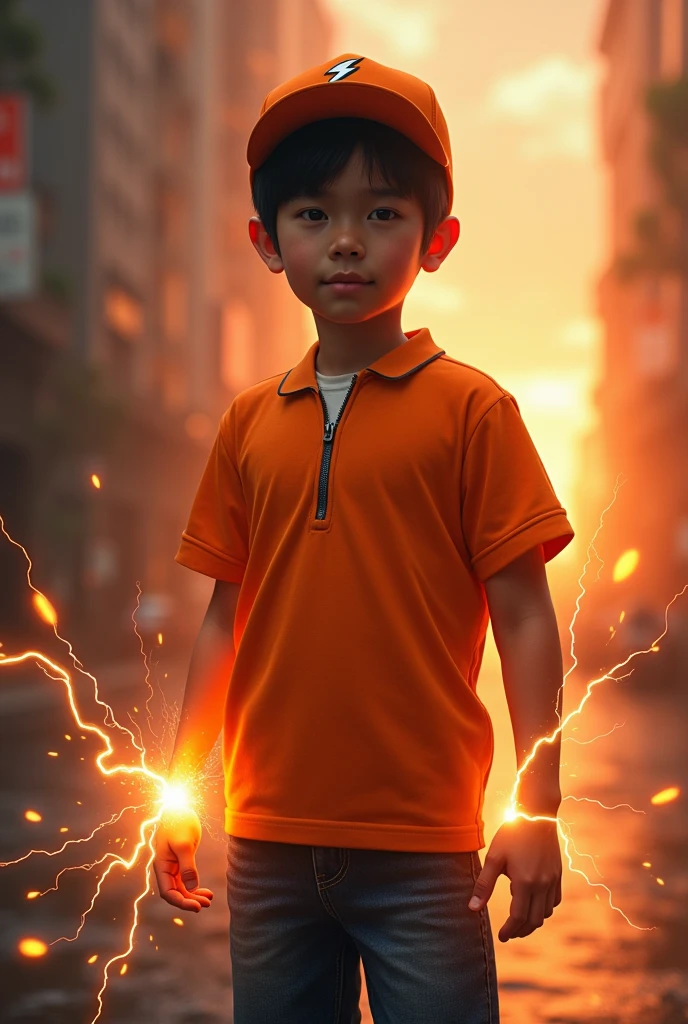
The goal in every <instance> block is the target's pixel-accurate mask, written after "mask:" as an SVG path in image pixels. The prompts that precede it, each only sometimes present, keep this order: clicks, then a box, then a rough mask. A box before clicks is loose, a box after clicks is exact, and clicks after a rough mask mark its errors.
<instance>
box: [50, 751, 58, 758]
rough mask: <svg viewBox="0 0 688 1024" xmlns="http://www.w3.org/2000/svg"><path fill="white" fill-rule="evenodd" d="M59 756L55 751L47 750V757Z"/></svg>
mask: <svg viewBox="0 0 688 1024" xmlns="http://www.w3.org/2000/svg"><path fill="white" fill-rule="evenodd" d="M59 756H60V755H59V754H58V752H57V751H56V750H49V751H48V757H59Z"/></svg>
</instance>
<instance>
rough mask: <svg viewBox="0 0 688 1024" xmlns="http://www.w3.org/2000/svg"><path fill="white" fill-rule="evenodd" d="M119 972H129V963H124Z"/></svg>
mask: <svg viewBox="0 0 688 1024" xmlns="http://www.w3.org/2000/svg"><path fill="white" fill-rule="evenodd" d="M119 973H120V974H126V973H127V965H126V964H122V966H121V967H120V969H119Z"/></svg>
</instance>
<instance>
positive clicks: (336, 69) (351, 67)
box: [325, 57, 364, 85]
mask: <svg viewBox="0 0 688 1024" xmlns="http://www.w3.org/2000/svg"><path fill="white" fill-rule="evenodd" d="M363 59H364V58H363V57H351V58H350V59H349V60H341V61H340V62H339V64H333V65H332V67H331V68H330V69H329V71H326V72H325V74H326V75H334V78H331V79H330V82H329V84H330V85H331V84H332V82H341V81H342V80H343V79H345V78H348V77H349V75H353V74H354V73H355V72H356V71H358V65H359V64H360V63H361V61H362V60H363Z"/></svg>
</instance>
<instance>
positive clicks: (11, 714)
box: [0, 643, 688, 1024]
mask: <svg viewBox="0 0 688 1024" xmlns="http://www.w3.org/2000/svg"><path fill="white" fill-rule="evenodd" d="M4 649H5V651H6V652H7V653H8V654H9V653H11V652H10V647H9V644H6V645H5V648H4ZM154 660H155V662H156V664H155V665H154V666H153V672H152V677H153V679H154V680H159V681H162V682H163V684H164V686H165V693H166V695H167V700H168V703H169V704H170V705H173V703H174V701H175V700H176V699H177V696H178V694H179V692H180V687H181V685H182V681H183V676H184V672H185V667H186V661H187V656H186V655H185V654H184V653H181V654H180V653H176V654H175V655H172V654H171V653H167V654H166V653H165V648H164V647H163V648H159V649H156V651H155V656H154ZM165 672H167V673H168V678H167V679H164V673H165ZM96 674H97V677H98V680H99V684H100V690H101V696H102V697H103V699H105V700H108V701H109V702H110V703H111V704H112V706H113V709H114V711H115V714H116V715H117V717H118V720H120V721H127V719H126V712H127V710H128V711H131V712H132V715H134V712H133V708H134V707H138V708H139V712H138V714H139V715H140V714H141V713H142V711H143V710H144V705H145V694H146V688H145V686H144V678H145V673H144V672H143V670H142V668H141V663H140V662H139V661H137V660H136V659H131V660H128V661H125V662H122V663H118V664H116V665H112V666H109V667H107V668H105V669H103V670H101V671H100V672H98V673H96ZM0 683H1V686H0V722H1V723H2V725H1V730H2V735H1V737H0V745H1V749H2V790H1V793H0V809H1V814H0V821H1V822H2V825H1V830H0V858H2V859H3V860H10V859H13V858H15V857H18V856H21V855H22V853H24V852H25V851H26V850H27V849H30V848H31V847H34V848H37V849H38V848H44V849H55V848H57V847H58V846H60V845H61V844H62V843H63V842H64V839H65V838H66V837H74V838H76V837H79V836H82V835H87V834H88V833H89V832H90V830H91V829H92V828H93V827H94V826H95V825H96V824H98V823H99V821H102V820H107V819H108V818H109V817H110V816H111V815H112V814H113V813H114V812H115V811H117V810H118V808H121V807H122V806H126V805H127V804H129V803H134V804H135V803H137V802H140V800H139V801H137V800H136V797H137V792H138V795H139V797H140V796H141V793H140V792H139V791H137V790H136V787H132V789H131V792H132V796H131V799H129V798H128V793H129V789H128V788H124V789H123V788H122V785H121V783H120V782H119V781H113V780H103V779H102V777H99V775H98V773H97V770H96V769H95V767H94V764H93V758H94V756H95V755H96V754H97V753H98V752H99V749H100V748H99V745H98V744H97V743H96V742H95V741H94V740H92V739H90V738H87V739H86V740H80V739H79V735H80V733H79V731H78V730H75V728H74V721H73V719H72V718H71V713H70V712H69V709H68V708H67V706H66V702H65V698H64V687H63V684H62V683H59V682H57V681H53V680H50V679H47V678H45V677H44V676H43V675H42V673H40V672H39V671H37V670H36V669H28V668H26V667H25V668H22V669H14V668H13V667H12V668H7V669H4V670H2V675H1V676H0ZM581 685H582V683H581V682H580V681H579V682H578V683H576V681H575V678H574V679H573V680H572V681H571V685H570V688H569V691H568V694H567V703H566V710H567V711H568V710H570V709H571V707H573V704H572V701H573V700H574V699H576V700H578V699H580V697H578V698H576V694H578V692H579V690H580V688H581ZM634 685H635V684H634V682H633V676H631V677H630V679H628V680H624V681H621V682H614V683H609V682H607V683H605V684H602V685H601V686H600V687H598V688H597V689H596V690H595V692H594V696H593V697H592V698H591V700H590V702H589V703H588V705H587V707H586V710H585V713H584V715H583V716H582V717H581V719H580V720H579V722H578V725H579V728H578V731H577V732H573V731H571V732H567V733H566V734H565V735H568V736H569V737H574V738H577V739H580V740H581V741H582V742H585V741H587V740H589V739H591V738H592V737H594V736H595V735H597V734H600V733H608V732H609V731H610V730H612V729H613V727H614V726H615V724H618V725H619V726H620V727H619V728H617V729H616V730H614V731H613V732H612V733H611V734H610V735H608V736H606V737H605V738H602V739H599V740H598V741H597V742H596V743H593V744H590V745H582V744H581V743H575V742H573V741H572V740H571V739H567V740H565V742H564V746H563V754H562V783H563V788H564V793H565V794H567V793H568V794H571V796H576V797H582V796H588V797H590V798H591V799H594V800H598V801H601V802H602V803H604V804H607V805H610V806H612V805H615V804H626V803H628V804H631V805H632V806H633V807H634V808H636V809H637V810H642V811H645V812H646V813H644V814H640V813H634V812H633V811H632V810H630V809H629V808H628V807H619V808H617V809H616V810H603V809H601V808H599V807H598V806H595V805H593V804H590V803H580V802H576V801H574V800H573V799H569V800H565V801H564V803H563V804H562V811H561V815H562V818H563V819H564V820H565V821H566V822H569V823H570V825H571V831H572V837H573V842H574V844H575V848H576V850H577V851H578V855H576V854H575V853H574V852H573V850H572V851H571V853H572V857H573V863H574V866H575V867H577V868H580V869H581V870H584V871H586V873H587V874H588V876H589V877H590V880H591V882H593V883H595V882H596V883H600V882H603V883H604V884H605V885H608V886H609V888H610V889H611V891H612V897H613V902H614V904H615V905H616V906H618V907H619V908H620V909H621V910H622V911H623V913H624V914H626V916H627V917H628V918H629V919H630V921H631V922H632V924H629V923H627V921H626V920H624V918H623V917H622V916H621V914H620V913H618V912H617V911H614V910H612V909H611V908H610V907H609V904H608V897H607V894H606V892H605V890H604V889H602V888H591V887H590V886H588V884H587V883H586V882H585V880H584V879H583V878H582V877H581V876H580V875H577V874H575V873H572V872H571V871H570V870H568V868H565V871H564V889H563V891H564V899H563V903H562V904H561V905H560V906H559V907H558V908H557V909H556V910H555V913H554V916H553V917H552V918H551V919H550V920H549V921H547V922H546V923H545V926H544V927H543V928H542V929H539V930H538V931H537V932H535V933H534V934H533V935H531V936H529V937H528V938H527V939H517V940H512V941H511V942H509V943H507V944H501V943H499V942H497V958H498V973H499V981H500V998H501V1013H502V1021H503V1022H504V1024H524V1022H525V1021H528V1022H529V1024H530V1022H533V1024H538V1022H548V1024H583V1022H595V1024H617V1022H619V1024H620V1022H621V1021H623V1022H631V1024H636V1022H640V1021H641V1020H642V1021H643V1024H648V1022H651V1024H678V1022H681V1021H684V1020H685V1006H686V1005H688V982H687V974H686V969H687V967H688V953H687V952H686V950H687V949H688V942H687V941H686V939H687V938H688V935H687V934H686V931H687V929H686V922H685V914H684V913H683V911H682V908H684V907H685V899H686V893H687V891H688V871H687V870H686V867H685V849H686V840H687V839H688V837H687V836H686V818H685V816H684V815H683V814H682V813H681V810H682V808H681V803H682V799H683V797H682V796H681V797H679V799H678V800H677V801H675V802H672V803H668V804H666V805H664V806H652V805H651V803H650V798H651V796H652V795H653V794H654V793H656V792H658V791H660V790H662V789H664V788H667V787H669V786H674V785H676V786H679V787H680V788H681V790H682V793H683V792H684V791H685V786H686V781H687V780H686V765H685V757H684V754H683V751H684V739H683V736H682V734H681V729H682V726H681V723H682V716H681V714H677V713H676V709H675V708H673V707H672V705H671V702H669V701H668V700H667V699H666V698H661V697H658V696H657V695H651V694H648V693H647V692H645V691H643V690H642V689H641V688H640V687H639V686H638V685H635V689H634ZM89 687H90V690H91V693H92V684H90V683H89V684H88V686H84V687H83V693H82V700H83V703H82V704H80V706H81V707H82V711H83V713H84V715H85V717H88V713H89V712H91V711H92V710H93V708H94V706H95V705H93V703H92V700H91V702H89V698H88V693H89ZM480 689H481V696H482V699H483V701H484V702H485V703H486V705H487V706H488V708H489V710H490V713H491V715H492V716H493V720H494V725H495V742H496V756H495V764H494V767H493V772H492V775H491V779H490V785H489V788H488V806H487V813H486V824H487V836H488V841H489V838H490V837H491V836H492V835H493V834H494V831H495V830H496V828H497V825H498V821H499V816H500V814H501V810H502V809H503V807H504V806H505V803H506V799H507V795H508V791H509V788H510V785H511V780H512V778H513V760H512V754H511V747H512V743H511V736H510V731H509V722H508V713H507V710H506V703H505V700H504V696H503V693H501V692H500V691H501V681H500V677H499V673H498V670H497V656H496V652H495V650H494V647H493V646H492V645H491V643H490V645H488V648H487V651H486V660H485V666H484V670H483V674H482V679H481V686H480ZM80 692H81V691H80ZM152 706H153V707H154V708H157V709H158V710H159V707H160V702H159V700H156V701H155V702H154V703H153V705H152ZM157 721H158V718H157V717H156V722H157ZM621 723H625V724H623V725H621ZM573 725H574V723H572V726H573ZM154 727H155V729H156V731H157V732H158V733H160V726H159V725H155V726H154ZM65 735H69V736H71V737H72V738H71V740H66V739H65ZM163 746H164V744H163ZM48 751H53V752H54V753H57V754H58V757H56V758H54V757H50V756H48V753H47V752H48ZM82 757H83V758H84V760H83V761H82V760H81V758H82ZM154 761H155V755H154V756H153V762H154ZM122 797H125V798H126V799H125V800H122ZM221 807H222V797H221V787H220V786H219V784H218V782H217V781H215V782H213V783H210V784H209V791H208V793H207V810H208V813H209V814H210V816H211V818H212V821H211V822H210V826H211V829H212V831H213V832H214V835H213V834H209V833H208V832H206V834H205V835H204V838H203V841H202V844H201V848H200V851H199V858H198V861H199V866H200V871H201V879H202V882H201V884H204V885H208V886H210V887H211V888H212V889H214V891H215V893H216V899H215V902H214V904H213V906H212V908H211V909H210V910H209V911H207V912H203V913H201V914H199V915H198V916H195V915H186V914H185V915H183V924H182V925H181V926H180V925H178V924H175V923H174V920H173V919H174V918H175V917H178V916H179V915H178V914H176V913H175V911H174V910H173V909H172V908H171V907H169V906H167V905H166V904H165V903H163V902H162V901H161V900H160V899H159V897H158V896H157V895H156V894H151V895H148V896H146V897H145V898H144V899H143V900H142V902H141V914H140V922H139V927H138V930H137V934H136V941H135V946H134V951H133V953H132V954H131V955H130V956H129V957H127V958H126V961H125V962H126V963H127V971H126V974H125V975H124V976H121V975H120V973H119V970H120V966H121V963H122V961H119V962H118V963H117V964H116V965H115V968H114V974H113V977H112V980H111V982H110V984H109V987H108V990H107V993H106V999H105V1010H104V1012H103V1017H102V1018H101V1019H102V1020H104V1021H107V1022H108V1024H124V1022H127V1024H131V1022H139V1021H140V1022H142V1024H143V1022H144V1021H145V1022H146V1024H157V1022H159V1024H163V1022H164V1024H168V1022H169V1024H201V1022H207V1024H213V1022H217V1024H220V1022H229V1021H231V1019H232V1018H231V968H230V962H229V948H228V911H227V906H226V899H225V892H224V869H225V868H224V842H223V839H222V829H221V816H220V815H221ZM26 809H33V810H35V811H37V812H38V813H40V814H41V816H42V821H41V822H39V823H30V822H27V821H26V820H25V819H24V812H25V810H26ZM128 815H129V817H128V818H125V819H123V820H122V822H121V824H120V823H116V824H113V825H112V826H110V827H109V828H107V829H106V830H104V831H103V833H101V834H100V835H99V837H97V838H96V839H95V840H94V841H93V842H92V843H91V844H89V847H88V849H89V851H90V852H89V853H86V852H84V853H83V854H82V855H81V856H80V857H79V858H78V859H77V858H75V857H74V856H73V855H72V856H71V857H70V859H69V860H67V859H66V858H65V856H63V857H62V858H60V859H58V858H55V860H54V861H52V860H51V859H49V858H48V857H46V856H44V855H35V856H34V857H32V858H31V859H30V860H29V861H28V862H24V863H22V864H20V865H15V866H10V867H7V868H4V869H2V871H0V892H1V893H2V898H1V906H2V911H1V917H0V943H1V947H0V955H1V958H2V962H1V971H2V975H1V982H0V984H1V986H2V991H3V1009H2V1018H1V1019H2V1021H3V1022H4V1021H8V1022H9V1021H22V1022H29V1021H35V1022H41V1024H89V1022H90V1021H91V1020H92V1019H93V1017H94V1016H95V1013H96V1010H97V1000H96V994H97V991H98V988H99V986H100V982H101V978H102V966H103V964H104V962H105V960H106V958H107V956H112V955H115V954H116V953H118V952H120V951H123V950H124V949H125V948H126V942H127V935H128V931H129V928H130V926H131V921H132V899H133V898H134V897H135V895H136V894H137V891H140V889H138V888H137V887H140V886H141V885H142V878H143V872H142V870H141V868H138V869H137V870H136V871H135V872H133V873H132V877H131V878H125V877H124V872H123V871H121V870H119V869H118V870H117V871H113V872H112V875H111V876H110V878H109V879H108V880H107V882H106V884H105V887H104V891H103V895H102V896H101V897H100V899H99V901H98V903H97V905H96V907H95V909H94V910H93V912H92V913H91V914H90V915H89V916H88V917H87V919H86V924H85V927H84V930H83V933H82V934H81V935H80V936H79V938H78V939H77V940H76V941H74V942H59V943H57V944H56V945H54V946H50V947H49V951H48V953H47V955H46V956H44V957H43V958H41V959H34V960H31V959H27V958H24V957H22V956H20V955H19V954H18V952H17V944H18V942H19V940H20V939H21V938H23V937H27V936H31V937H35V938H39V939H42V940H43V941H45V942H46V943H50V942H52V941H53V940H54V939H56V938H58V937H60V936H65V937H67V938H69V937H71V936H73V935H74V933H75V931H76V929H77V927H78V925H79V919H80V915H81V913H82V912H83V910H85V909H86V907H87V906H88V904H89V902H90V899H91V896H92V895H93V893H94V891H95V886H96V884H97V877H98V876H97V872H98V870H99V868H94V869H93V870H92V871H90V872H68V873H67V874H66V875H64V876H63V877H62V879H61V881H60V887H59V889H58V891H56V892H50V893H48V894H46V895H45V896H42V897H40V898H36V899H35V900H32V901H27V899H26V893H27V892H30V891H36V890H39V891H43V890H45V889H48V888H50V887H51V886H52V885H53V884H54V878H55V874H56V865H57V866H58V867H65V866H67V865H68V864H76V863H92V862H93V861H94V860H96V859H97V858H98V857H100V856H102V854H103V853H104V852H105V851H106V850H107V849H108V848H110V849H112V848H114V847H118V848H119V849H121V850H122V852H123V855H124V856H127V855H129V854H128V852H127V851H131V849H132V837H133V835H134V832H135V830H134V825H133V822H134V821H141V820H142V819H141V817H140V815H138V814H137V812H135V811H130V812H128ZM127 821H128V824H125V822H127ZM61 828H68V830H69V831H68V832H67V833H60V831H59V830H60V829H61ZM101 837H102V838H101ZM106 837H107V838H106ZM125 837H128V839H126V842H124V841H123V842H121V843H120V842H118V840H124V839H125ZM108 840H109V841H110V846H109V847H108ZM68 849H69V848H68ZM72 849H74V847H72ZM66 852H67V851H65V853H66ZM485 853H486V849H485V850H483V851H482V852H481V857H482V858H484V856H485ZM586 855H589V856H586ZM591 858H594V863H593V860H591ZM644 861H645V862H649V863H650V864H651V867H643V866H642V863H643V862H644ZM598 872H599V874H598ZM657 878H661V879H662V881H663V882H664V885H660V884H659V883H658V882H657ZM508 898H509V894H508V881H507V879H506V878H504V877H502V878H501V879H500V881H499V883H498V886H497V889H496V890H495V893H494V895H493V897H492V900H491V901H490V904H489V909H490V915H491V921H492V927H493V931H494V933H495V935H496V933H497V931H498V930H499V928H500V927H501V924H502V923H503V921H504V920H505V919H506V917H507V915H508ZM180 919H182V918H180ZM649 928H654V929H655V930H654V931H648V930H642V929H649ZM151 936H152V938H151ZM96 954H97V956H98V959H97V960H96V961H95V962H94V963H92V964H89V963H88V960H89V959H91V958H92V957H93V956H94V955H96ZM362 1008H363V1014H364V1016H363V1020H364V1021H365V1022H370V1020H371V1018H370V1015H369V1011H368V1010H367V1001H366V999H365V987H364V995H363V999H362Z"/></svg>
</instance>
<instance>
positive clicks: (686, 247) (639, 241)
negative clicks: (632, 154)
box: [616, 76, 688, 280]
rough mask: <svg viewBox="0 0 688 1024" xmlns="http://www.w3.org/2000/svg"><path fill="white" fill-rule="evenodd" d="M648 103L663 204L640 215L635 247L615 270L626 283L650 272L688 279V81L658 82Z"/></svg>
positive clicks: (636, 222) (651, 152) (651, 151)
mask: <svg viewBox="0 0 688 1024" xmlns="http://www.w3.org/2000/svg"><path fill="white" fill-rule="evenodd" d="M645 103H646V109H647V112H648V115H649V117H650V121H651V126H652V133H651V141H650V147H649V152H648V157H649V161H650V165H651V166H652V168H653V170H654V172H655V174H656V175H657V179H658V181H659V184H660V188H661V200H660V202H659V203H658V204H656V205H654V206H646V207H644V208H642V209H640V210H638V211H637V213H636V215H635V218H634V224H633V228H634V235H635V248H634V249H633V251H632V252H627V253H624V254H623V255H622V256H620V257H619V258H618V260H617V262H616V271H617V273H618V274H619V276H620V277H621V278H622V279H624V280H629V279H631V278H633V277H635V276H636V275H637V274H638V273H641V272H647V271H651V272H654V273H655V274H657V275H663V274H680V275H682V276H688V76H682V77H681V78H678V79H674V80H672V81H667V82H657V83H653V84H652V85H651V86H650V87H649V88H648V90H647V93H646V97H645Z"/></svg>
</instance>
